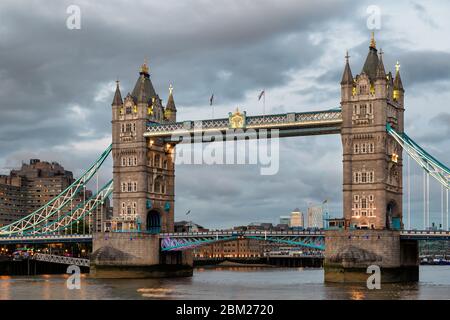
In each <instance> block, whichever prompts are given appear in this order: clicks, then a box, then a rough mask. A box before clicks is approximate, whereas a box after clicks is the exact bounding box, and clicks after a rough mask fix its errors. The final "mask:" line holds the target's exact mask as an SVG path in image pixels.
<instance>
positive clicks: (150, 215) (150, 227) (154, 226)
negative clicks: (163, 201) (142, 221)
mask: <svg viewBox="0 0 450 320" xmlns="http://www.w3.org/2000/svg"><path fill="white" fill-rule="evenodd" d="M146 230H147V232H149V233H151V234H158V233H159V232H160V230H161V214H160V212H159V211H158V210H155V209H150V210H149V211H148V212H147V219H146Z"/></svg>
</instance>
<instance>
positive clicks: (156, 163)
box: [154, 154, 161, 167]
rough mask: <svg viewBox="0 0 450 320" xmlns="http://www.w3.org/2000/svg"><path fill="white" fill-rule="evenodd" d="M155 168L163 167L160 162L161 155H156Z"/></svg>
mask: <svg viewBox="0 0 450 320" xmlns="http://www.w3.org/2000/svg"><path fill="white" fill-rule="evenodd" d="M154 165H155V167H161V161H160V156H159V154H156V155H155V162H154Z"/></svg>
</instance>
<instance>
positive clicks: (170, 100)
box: [166, 85, 177, 111]
mask: <svg viewBox="0 0 450 320" xmlns="http://www.w3.org/2000/svg"><path fill="white" fill-rule="evenodd" d="M166 110H172V111H177V108H176V107H175V100H174V99H173V86H172V85H170V86H169V98H168V99H167V105H166Z"/></svg>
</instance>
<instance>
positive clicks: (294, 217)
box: [289, 208, 304, 228]
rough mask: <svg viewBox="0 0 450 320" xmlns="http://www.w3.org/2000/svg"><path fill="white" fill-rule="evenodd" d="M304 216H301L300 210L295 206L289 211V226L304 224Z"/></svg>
mask: <svg viewBox="0 0 450 320" xmlns="http://www.w3.org/2000/svg"><path fill="white" fill-rule="evenodd" d="M303 220H304V217H303V212H301V211H300V209H299V208H295V209H294V210H293V211H292V212H291V218H290V224H289V226H290V227H291V228H300V227H303V226H304V222H303Z"/></svg>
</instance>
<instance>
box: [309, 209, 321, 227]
mask: <svg viewBox="0 0 450 320" xmlns="http://www.w3.org/2000/svg"><path fill="white" fill-rule="evenodd" d="M308 227H309V228H319V229H322V228H323V208H322V206H321V205H320V206H314V207H309V208H308Z"/></svg>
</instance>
